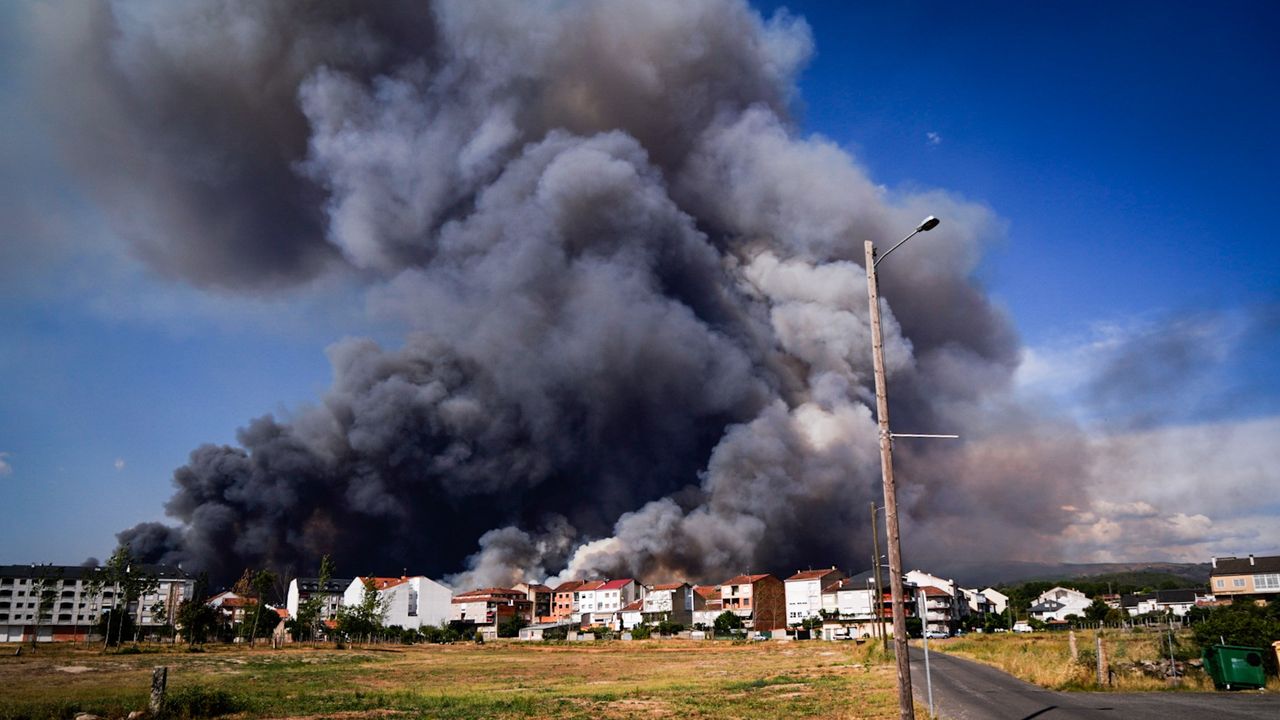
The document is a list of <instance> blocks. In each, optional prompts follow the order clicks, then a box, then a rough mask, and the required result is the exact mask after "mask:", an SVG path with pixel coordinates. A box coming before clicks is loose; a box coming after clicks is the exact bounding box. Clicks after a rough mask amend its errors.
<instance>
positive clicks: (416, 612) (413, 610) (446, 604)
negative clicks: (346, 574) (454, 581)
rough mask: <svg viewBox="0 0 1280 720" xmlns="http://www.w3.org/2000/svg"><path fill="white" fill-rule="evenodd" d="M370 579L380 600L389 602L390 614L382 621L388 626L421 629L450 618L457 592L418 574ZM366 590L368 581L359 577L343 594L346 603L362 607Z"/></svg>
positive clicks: (387, 613)
mask: <svg viewBox="0 0 1280 720" xmlns="http://www.w3.org/2000/svg"><path fill="white" fill-rule="evenodd" d="M369 580H372V581H373V586H374V589H375V590H377V591H378V596H379V598H380V599H384V600H385V601H386V602H387V611H386V614H385V615H384V616H383V619H382V622H383V624H384V625H387V626H391V625H399V626H400V627H403V628H419V627H423V626H425V625H439V624H441V623H443V622H446V621H448V620H449V619H450V616H451V614H452V610H453V606H452V601H453V593H452V592H451V591H450V590H449V588H447V587H445V586H444V585H441V584H440V583H438V582H436V581H434V580H432V579H431V578H427V577H423V576H421V575H416V576H413V577H407V576H404V577H398V578H392V577H371V578H369ZM364 591H365V578H362V577H357V578H355V579H354V580H352V581H351V584H349V585H348V586H347V589H346V591H345V592H343V594H342V604H343V605H347V606H356V605H359V604H360V602H361V601H362V600H363V599H364Z"/></svg>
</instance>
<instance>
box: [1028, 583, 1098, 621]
mask: <svg viewBox="0 0 1280 720" xmlns="http://www.w3.org/2000/svg"><path fill="white" fill-rule="evenodd" d="M1092 604H1093V600H1091V599H1089V596H1088V595H1085V594H1084V593H1082V592H1080V591H1079V590H1074V589H1072V588H1067V587H1062V586H1058V587H1054V588H1049V589H1048V590H1045V591H1044V592H1042V593H1040V595H1039V596H1038V597H1037V598H1036V600H1035V602H1034V603H1032V604H1031V607H1030V609H1029V610H1028V611H1027V612H1028V613H1030V615H1031V617H1033V618H1036V619H1037V620H1040V621H1042V622H1063V621H1065V620H1066V619H1067V616H1068V615H1075V616H1077V617H1084V612H1085V610H1087V609H1088V608H1089V606H1090V605H1092Z"/></svg>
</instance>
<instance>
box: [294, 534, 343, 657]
mask: <svg viewBox="0 0 1280 720" xmlns="http://www.w3.org/2000/svg"><path fill="white" fill-rule="evenodd" d="M333 570H334V567H333V560H332V559H330V557H329V556H328V555H325V556H324V557H322V558H320V572H319V574H318V576H317V579H318V583H317V590H316V592H315V593H313V594H312V595H311V597H308V598H307V599H306V600H303V601H302V602H300V603H298V613H297V615H296V616H295V617H293V618H290V619H289V623H288V628H289V632H290V633H292V634H293V637H294V639H295V640H310V639H312V638H314V637H316V636H317V635H318V634H319V632H320V628H321V626H322V623H323V622H324V607H325V604H326V602H327V601H328V599H329V591H328V585H329V581H330V580H332V579H333Z"/></svg>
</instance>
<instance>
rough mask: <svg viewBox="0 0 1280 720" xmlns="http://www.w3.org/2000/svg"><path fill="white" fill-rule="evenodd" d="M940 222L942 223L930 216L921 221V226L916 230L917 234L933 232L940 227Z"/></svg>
mask: <svg viewBox="0 0 1280 720" xmlns="http://www.w3.org/2000/svg"><path fill="white" fill-rule="evenodd" d="M939 222H941V220H939V219H938V218H936V217H934V216H932V215H930V216H929V217H927V218H925V219H924V220H923V221H921V223H920V225H919V226H918V227H917V228H916V232H926V231H929V230H932V229H934V228H936V227H938V223H939Z"/></svg>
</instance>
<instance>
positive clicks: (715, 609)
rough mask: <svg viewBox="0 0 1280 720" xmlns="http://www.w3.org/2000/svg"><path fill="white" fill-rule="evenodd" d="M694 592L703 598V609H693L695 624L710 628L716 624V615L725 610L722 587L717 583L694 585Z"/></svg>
mask: <svg viewBox="0 0 1280 720" xmlns="http://www.w3.org/2000/svg"><path fill="white" fill-rule="evenodd" d="M693 592H694V594H695V595H697V596H698V597H700V598H702V609H700V610H694V611H693V626H694V627H695V628H696V627H702V628H706V629H710V628H711V626H712V625H714V624H715V622H716V617H717V616H718V615H720V613H722V612H724V603H723V602H722V601H721V600H720V588H718V587H716V586H715V585H694V586H693ZM694 602H697V601H696V600H695V601H694Z"/></svg>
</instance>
